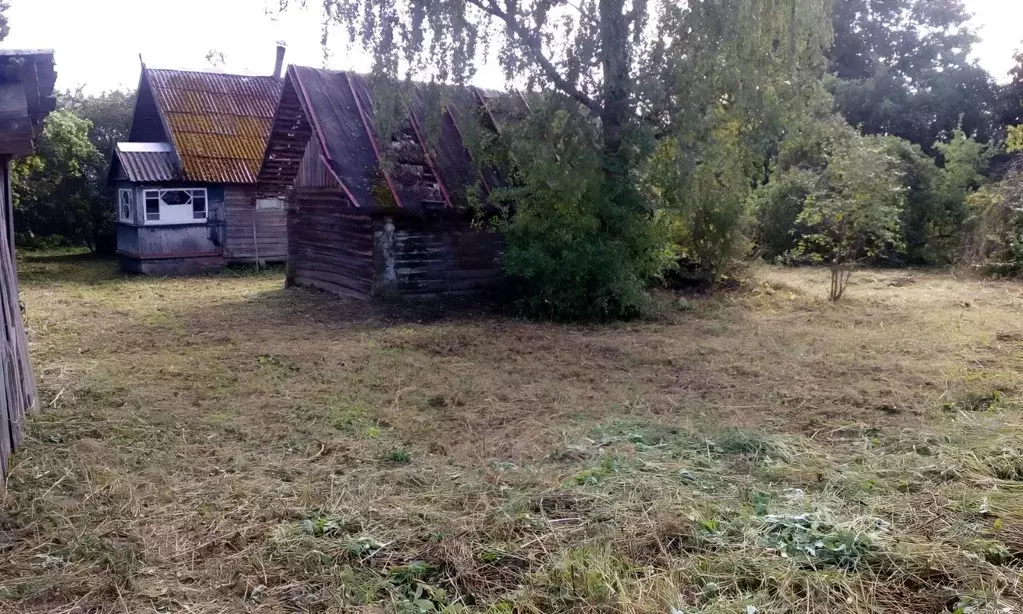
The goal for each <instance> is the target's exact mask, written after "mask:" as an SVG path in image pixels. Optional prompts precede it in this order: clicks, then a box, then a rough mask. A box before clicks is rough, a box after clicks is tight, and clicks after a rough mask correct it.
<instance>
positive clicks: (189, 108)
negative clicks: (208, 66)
mask: <svg viewBox="0 0 1023 614" xmlns="http://www.w3.org/2000/svg"><path fill="white" fill-rule="evenodd" d="M146 88H148V91H149V94H147V95H151V96H152V101H153V104H155V107H156V110H157V113H158V115H159V119H160V123H161V124H162V126H163V131H164V132H165V134H166V139H167V140H168V141H170V143H171V145H172V146H173V149H174V154H175V156H176V159H177V161H178V162H179V163H180V178H181V179H183V180H185V181H196V182H204V183H255V182H256V176H257V175H258V173H259V167H260V164H261V163H262V161H263V153H264V150H265V148H266V142H267V138H268V136H269V134H270V126H271V124H272V121H273V117H274V109H275V108H276V106H277V98H278V96H279V95H280V81H279V80H278V79H275V78H274V77H253V76H244V75H227V74H220V73H207V72H198V71H183V70H164V69H155V68H147V67H143V70H142V83H141V84H140V88H139V89H140V96H139V103H138V105H139V106H136V116H137V117H136V120H135V121H139V119H138V116H139V115H140V108H141V105H142V104H143V102H144V101H143V96H142V90H143V89H146ZM132 132H133V134H134V133H135V132H136V129H135V127H134V126H133V128H132Z"/></svg>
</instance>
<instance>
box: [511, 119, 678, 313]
mask: <svg viewBox="0 0 1023 614" xmlns="http://www.w3.org/2000/svg"><path fill="white" fill-rule="evenodd" d="M501 146H502V147H503V148H504V149H505V152H504V154H503V155H505V156H506V159H508V160H510V161H511V168H512V172H513V177H512V180H511V182H510V184H511V185H512V186H514V187H510V188H506V189H502V190H499V191H498V192H497V193H495V194H494V197H495V198H494V200H495V201H497V202H498V203H503V205H504V209H505V211H506V213H508V214H509V215H506V216H504V218H503V221H502V223H501V224H502V227H503V230H504V232H505V237H506V241H507V252H506V257H505V270H506V272H507V274H508V277H509V279H510V283H511V284H512V286H513V288H514V290H513V291H514V293H515V296H516V299H517V301H518V302H519V304H520V305H521V307H522V308H523V309H524V310H525V311H526V312H527V313H529V314H531V315H533V316H537V317H543V318H550V319H555V320H610V319H620V318H632V317H636V316H639V315H641V314H642V313H643V312H644V310H645V309H646V308H647V306H648V301H649V297H648V295H647V288H648V285H649V282H650V280H651V279H652V278H654V277H655V276H656V275H657V274H658V273H659V272H660V271H661V269H662V268H663V266H664V264H665V262H666V257H665V256H666V253H667V249H666V245H665V241H664V233H663V231H662V230H661V229H660V228H659V226H658V225H657V224H656V223H655V221H654V219H653V217H652V215H651V213H650V211H649V210H648V209H647V208H646V207H645V206H643V204H642V203H641V202H639V197H638V194H636V193H633V192H632V187H631V186H609V185H607V179H606V177H605V175H604V173H603V172H602V159H601V151H600V147H599V139H598V134H597V132H596V127H595V126H594V124H593V122H592V121H591V119H590V118H589V117H587V116H586V115H585V114H584V113H582V112H580V111H576V110H570V109H568V108H566V107H565V106H563V105H559V104H557V103H554V102H551V103H548V104H546V105H544V106H541V107H540V108H536V109H534V111H533V112H532V113H530V114H529V117H528V118H526V119H524V121H522V122H520V123H518V124H516V125H514V126H512V127H509V128H508V129H507V130H506V132H505V134H504V135H502V138H501ZM629 201H632V202H631V204H632V205H633V206H631V207H630V206H622V203H623V202H626V203H628V202H629Z"/></svg>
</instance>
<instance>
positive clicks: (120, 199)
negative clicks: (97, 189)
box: [117, 188, 135, 224]
mask: <svg viewBox="0 0 1023 614" xmlns="http://www.w3.org/2000/svg"><path fill="white" fill-rule="evenodd" d="M134 213H135V196H134V193H133V192H132V191H131V190H128V189H124V188H121V189H120V190H118V191H117V219H119V220H120V221H122V222H126V223H128V224H130V223H132V222H133V221H134V220H135V217H134Z"/></svg>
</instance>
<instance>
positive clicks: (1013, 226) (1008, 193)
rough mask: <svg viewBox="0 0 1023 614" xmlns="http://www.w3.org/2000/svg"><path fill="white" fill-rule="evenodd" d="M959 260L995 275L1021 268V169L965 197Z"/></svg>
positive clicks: (1022, 264) (1022, 206) (1022, 222)
mask: <svg viewBox="0 0 1023 614" xmlns="http://www.w3.org/2000/svg"><path fill="white" fill-rule="evenodd" d="M968 215H969V219H968V224H967V225H968V232H967V236H966V244H965V249H964V251H963V262H964V263H966V264H972V265H978V266H985V267H987V268H988V270H989V271H990V272H992V273H994V274H998V275H1013V276H1015V275H1019V274H1020V272H1021V271H1023V169H1018V168H1017V169H1013V170H1011V171H1010V172H1009V173H1008V174H1007V175H1006V177H1005V178H1004V179H1003V180H1002V181H1000V182H998V183H995V184H992V185H988V186H984V187H982V188H981V189H979V190H977V191H976V192H974V193H973V194H971V195H970V197H969V199H968Z"/></svg>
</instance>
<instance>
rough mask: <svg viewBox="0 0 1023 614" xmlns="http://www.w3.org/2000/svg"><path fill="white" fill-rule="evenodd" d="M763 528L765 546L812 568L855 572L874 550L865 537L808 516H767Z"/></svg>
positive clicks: (865, 535)
mask: <svg viewBox="0 0 1023 614" xmlns="http://www.w3.org/2000/svg"><path fill="white" fill-rule="evenodd" d="M763 525H764V526H763V533H764V543H765V545H766V546H768V547H770V548H774V549H776V550H777V551H779V552H780V553H781V554H782V556H785V557H787V558H792V559H796V560H800V561H805V562H806V563H808V564H810V565H812V566H815V567H816V566H825V565H826V566H833V567H838V568H841V569H855V568H856V567H858V566H859V565H861V563H862V562H863V559H864V558H865V557H866V556H868V555H869V554H870V553H871V552H872V551H873V550H874V541H873V539H872V538H871V536H870V535H869V534H867V533H863V532H859V531H854V530H851V529H846V528H841V527H836V526H834V525H832V524H830V523H828V522H826V521H824V520H822V519H821V518H819V517H818V516H816V515H812V514H801V515H798V516H767V517H765V518H764V520H763Z"/></svg>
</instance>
